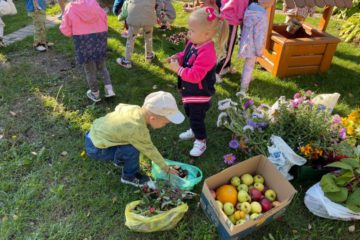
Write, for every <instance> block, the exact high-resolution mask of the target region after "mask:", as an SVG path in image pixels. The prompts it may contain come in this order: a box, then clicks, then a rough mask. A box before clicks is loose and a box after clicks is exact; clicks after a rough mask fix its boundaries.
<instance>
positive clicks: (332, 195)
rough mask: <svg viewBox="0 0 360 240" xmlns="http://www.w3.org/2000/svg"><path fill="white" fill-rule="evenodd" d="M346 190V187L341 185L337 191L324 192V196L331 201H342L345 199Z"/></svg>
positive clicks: (346, 195)
mask: <svg viewBox="0 0 360 240" xmlns="http://www.w3.org/2000/svg"><path fill="white" fill-rule="evenodd" d="M348 192H349V191H348V190H347V188H345V187H342V188H340V191H339V192H325V196H326V197H327V198H329V199H330V200H331V201H333V202H336V203H342V202H345V201H346V199H347V197H348Z"/></svg>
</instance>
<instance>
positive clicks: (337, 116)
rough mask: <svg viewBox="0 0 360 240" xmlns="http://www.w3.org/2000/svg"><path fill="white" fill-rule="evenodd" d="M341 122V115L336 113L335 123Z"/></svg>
mask: <svg viewBox="0 0 360 240" xmlns="http://www.w3.org/2000/svg"><path fill="white" fill-rule="evenodd" d="M339 123H341V117H340V116H339V115H338V114H335V115H334V116H333V124H339Z"/></svg>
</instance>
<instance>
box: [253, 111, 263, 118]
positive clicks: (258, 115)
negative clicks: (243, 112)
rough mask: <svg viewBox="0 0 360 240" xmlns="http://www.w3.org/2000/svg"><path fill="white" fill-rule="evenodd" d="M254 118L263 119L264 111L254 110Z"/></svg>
mask: <svg viewBox="0 0 360 240" xmlns="http://www.w3.org/2000/svg"><path fill="white" fill-rule="evenodd" d="M252 118H260V119H262V118H264V113H262V112H253V113H252Z"/></svg>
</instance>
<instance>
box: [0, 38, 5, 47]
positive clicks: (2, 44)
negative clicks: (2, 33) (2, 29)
mask: <svg viewBox="0 0 360 240" xmlns="http://www.w3.org/2000/svg"><path fill="white" fill-rule="evenodd" d="M4 47H6V43H5V42H4V39H2V38H0V48H4Z"/></svg>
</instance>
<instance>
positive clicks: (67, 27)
mask: <svg viewBox="0 0 360 240" xmlns="http://www.w3.org/2000/svg"><path fill="white" fill-rule="evenodd" d="M70 4H71V3H70ZM68 12H69V8H66V10H65V12H64V15H63V17H62V21H61V24H60V31H61V32H62V34H64V35H65V36H67V37H71V36H72V35H73V33H72V24H71V20H70V19H69V17H68Z"/></svg>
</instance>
